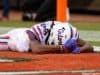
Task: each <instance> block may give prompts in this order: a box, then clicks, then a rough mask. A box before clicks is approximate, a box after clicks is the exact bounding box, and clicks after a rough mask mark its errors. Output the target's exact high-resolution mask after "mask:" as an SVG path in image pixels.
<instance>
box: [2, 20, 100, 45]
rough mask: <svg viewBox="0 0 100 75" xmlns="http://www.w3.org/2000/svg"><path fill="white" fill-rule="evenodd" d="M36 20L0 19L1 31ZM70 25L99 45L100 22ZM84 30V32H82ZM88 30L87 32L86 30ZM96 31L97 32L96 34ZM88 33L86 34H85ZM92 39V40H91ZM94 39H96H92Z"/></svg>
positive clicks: (23, 25) (32, 23) (26, 24)
mask: <svg viewBox="0 0 100 75" xmlns="http://www.w3.org/2000/svg"><path fill="white" fill-rule="evenodd" d="M36 23H37V22H23V21H0V27H1V32H0V33H2V32H3V31H5V32H6V31H8V30H10V28H19V27H31V26H32V25H34V24H36ZM71 24H72V25H74V26H75V27H77V29H78V30H79V31H82V32H81V35H84V36H85V37H84V36H82V37H83V38H86V39H87V37H88V38H89V39H91V40H88V41H90V43H92V44H93V45H97V46H100V40H99V37H100V22H77V21H76V22H75V21H74V22H71ZM2 27H3V28H8V30H7V29H2ZM84 31H85V33H84ZM88 31H89V32H88ZM97 33H98V34H97ZM87 35H88V36H87ZM92 39H93V40H92ZM94 40H96V41H94Z"/></svg>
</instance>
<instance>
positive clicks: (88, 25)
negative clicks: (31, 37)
mask: <svg viewBox="0 0 100 75" xmlns="http://www.w3.org/2000/svg"><path fill="white" fill-rule="evenodd" d="M33 24H36V22H23V21H0V26H4V27H31V26H32V25H33ZM71 24H72V25H74V26H75V27H77V28H78V29H79V30H96V31H99V30H100V22H71Z"/></svg>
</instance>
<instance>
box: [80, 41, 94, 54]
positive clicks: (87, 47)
mask: <svg viewBox="0 0 100 75" xmlns="http://www.w3.org/2000/svg"><path fill="white" fill-rule="evenodd" d="M91 52H93V46H92V45H91V44H89V43H88V42H86V43H85V44H84V45H83V46H80V53H91Z"/></svg>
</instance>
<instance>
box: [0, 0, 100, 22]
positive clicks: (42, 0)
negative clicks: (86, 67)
mask: <svg viewBox="0 0 100 75" xmlns="http://www.w3.org/2000/svg"><path fill="white" fill-rule="evenodd" d="M68 6H69V12H70V21H74V20H85V21H87V19H88V18H89V17H88V16H90V18H91V21H94V17H96V21H100V0H68ZM55 16H56V0H0V19H1V20H8V19H9V20H22V21H39V22H40V21H46V20H55ZM84 18H85V19H84Z"/></svg>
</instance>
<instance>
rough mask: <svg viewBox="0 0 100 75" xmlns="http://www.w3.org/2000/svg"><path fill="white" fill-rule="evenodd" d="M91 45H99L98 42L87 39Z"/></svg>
mask: <svg viewBox="0 0 100 75" xmlns="http://www.w3.org/2000/svg"><path fill="white" fill-rule="evenodd" d="M89 42H90V43H91V44H92V45H95V46H100V42H97V41H96V42H94V41H89Z"/></svg>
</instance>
